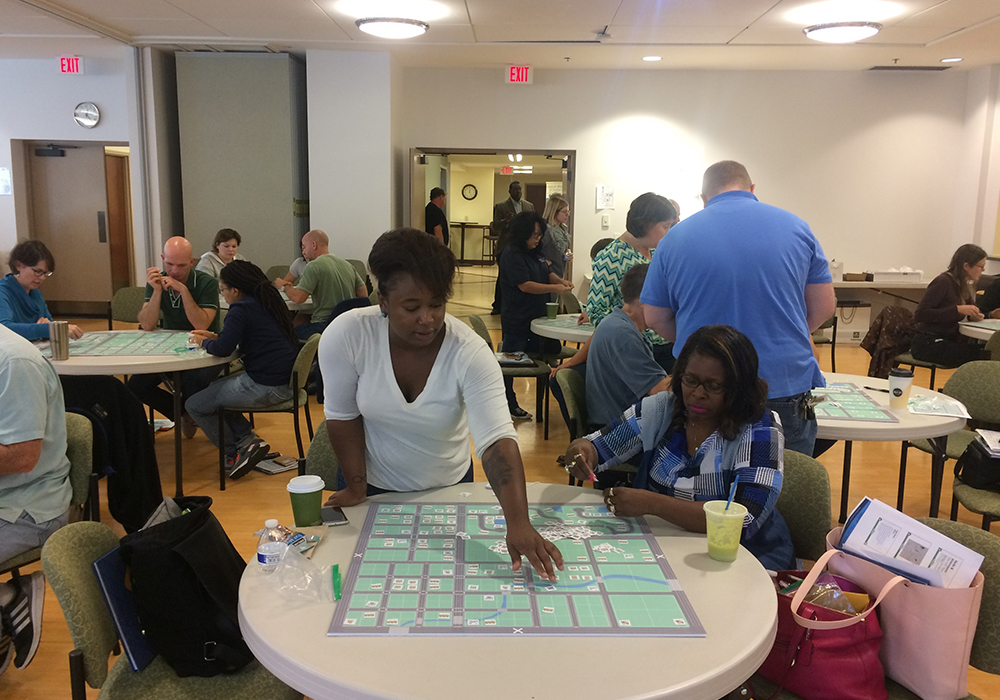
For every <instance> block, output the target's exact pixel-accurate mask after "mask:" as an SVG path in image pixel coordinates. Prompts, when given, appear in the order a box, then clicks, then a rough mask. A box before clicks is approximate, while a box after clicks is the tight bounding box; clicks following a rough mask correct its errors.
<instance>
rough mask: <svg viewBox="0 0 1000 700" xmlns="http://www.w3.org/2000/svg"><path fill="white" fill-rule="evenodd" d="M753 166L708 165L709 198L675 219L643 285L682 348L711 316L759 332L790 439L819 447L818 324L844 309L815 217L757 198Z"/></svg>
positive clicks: (653, 314) (653, 323) (795, 444)
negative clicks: (815, 392) (815, 404)
mask: <svg viewBox="0 0 1000 700" xmlns="http://www.w3.org/2000/svg"><path fill="white" fill-rule="evenodd" d="M753 191H754V185H753V183H752V182H751V180H750V175H749V173H747V169H746V168H745V167H744V166H743V165H741V164H740V163H737V162H735V161H721V162H719V163H716V164H715V165H712V166H710V167H709V168H708V170H706V171H705V177H704V180H703V182H702V194H701V198H702V200H703V201H704V202H705V208H704V209H703V210H702V211H700V212H698V213H696V214H693V215H691V216H690V217H688V218H687V219H685V220H684V221H682V222H680V223H679V224H677V225H676V226H674V227H673V229H671V231H670V234H669V235H667V236H666V237H665V238H664V239H663V241H662V242H661V243H660V246H659V247H658V248H657V249H656V255H655V256H653V262H652V264H651V267H650V271H649V276H648V277H647V278H646V284H645V286H644V287H643V290H642V296H641V300H642V302H643V304H644V305H645V317H646V321H647V323H648V324H649V326H650V328H652V329H653V330H654V331H656V332H657V333H659V334H660V335H661V336H663V337H664V338H666V339H667V340H674V341H675V343H674V348H675V351H676V349H677V348H682V347H684V343H685V342H686V341H687V339H688V336H690V335H691V334H692V333H694V332H695V331H696V330H698V329H699V328H701V327H702V326H707V325H715V324H726V325H729V326H732V327H734V328H736V329H737V330H739V331H741V332H742V333H744V334H745V335H747V336H748V337H749V338H750V340H751V341H753V344H754V347H755V348H756V350H757V353H758V355H759V356H760V376H761V377H762V378H763V379H765V380H766V381H767V385H768V400H767V407H768V409H770V410H772V411H774V412H776V413H777V414H778V416H779V417H780V418H781V425H782V427H783V429H784V433H785V447H787V448H788V449H790V450H795V451H796V452H802V453H804V454H807V455H810V456H811V455H812V452H813V445H814V443H815V440H816V427H817V426H816V417H815V415H814V414H813V411H812V405H811V395H810V393H809V392H810V391H811V390H812V389H813V388H814V387H820V386H825V385H826V382H825V381H824V379H823V375H822V374H821V373H820V370H819V364H818V363H817V362H816V357H815V355H814V354H813V350H812V345H811V343H810V334H811V333H812V331H814V330H816V329H817V328H818V327H819V326H820V325H822V324H823V322H824V321H826V320H827V319H828V318H830V316H832V315H833V312H834V310H835V309H836V297H835V296H834V292H833V278H832V277H831V276H830V268H829V265H828V263H827V260H826V257H825V256H824V255H823V249H822V248H821V247H820V244H819V241H817V240H816V237H815V236H814V235H813V233H812V231H811V230H810V229H809V225H808V224H807V223H806V222H805V221H803V220H802V219H800V218H799V217H797V216H795V215H794V214H791V213H790V212H787V211H784V210H782V209H778V208H777V207H773V206H770V205H767V204H763V203H761V202H760V201H758V199H757V197H755V196H754V194H753Z"/></svg>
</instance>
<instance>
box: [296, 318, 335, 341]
mask: <svg viewBox="0 0 1000 700" xmlns="http://www.w3.org/2000/svg"><path fill="white" fill-rule="evenodd" d="M326 326H327V321H320V322H319V323H303V324H302V325H301V326H296V327H295V336H296V337H297V338H298V339H299V340H309V336H311V335H312V334H313V333H322V332H323V330H324V329H325V328H326Z"/></svg>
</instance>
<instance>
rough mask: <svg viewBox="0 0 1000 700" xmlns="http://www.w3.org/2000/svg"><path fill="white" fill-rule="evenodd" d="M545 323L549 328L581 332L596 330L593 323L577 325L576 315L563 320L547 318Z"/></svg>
mask: <svg viewBox="0 0 1000 700" xmlns="http://www.w3.org/2000/svg"><path fill="white" fill-rule="evenodd" d="M543 323H544V324H545V325H546V326H548V327H549V328H579V329H580V330H591V331H593V330H594V324H592V323H584V324H582V325H577V323H576V316H575V315H574V316H572V317H563V318H552V319H549V318H547V319H545V320H544V321H543Z"/></svg>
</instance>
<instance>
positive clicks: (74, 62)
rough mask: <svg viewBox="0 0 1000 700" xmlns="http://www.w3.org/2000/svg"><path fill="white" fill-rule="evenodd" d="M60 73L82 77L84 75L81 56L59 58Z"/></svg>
mask: <svg viewBox="0 0 1000 700" xmlns="http://www.w3.org/2000/svg"><path fill="white" fill-rule="evenodd" d="M59 72H60V73H70V74H74V75H80V74H82V73H83V61H82V60H80V57H79V56H62V57H60V58H59Z"/></svg>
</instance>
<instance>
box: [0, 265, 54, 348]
mask: <svg viewBox="0 0 1000 700" xmlns="http://www.w3.org/2000/svg"><path fill="white" fill-rule="evenodd" d="M40 318H47V319H49V320H50V321H51V320H52V314H50V313H49V307H48V306H47V305H46V304H45V298H44V297H42V293H41V292H40V291H39V290H37V289H32V290H31V291H30V292H27V293H26V292H25V291H24V287H22V286H21V284H20V282H18V281H17V278H16V277H14V275H12V274H8V275H6V276H5V277H4V278H3V279H2V280H0V323H2V324H3V325H5V326H7V328H9V329H11V330H12V331H14V332H15V333H17V334H18V335H20V336H22V337H24V338H27V339H28V340H38V339H39V338H48V337H49V326H48V324H45V323H38V319H40Z"/></svg>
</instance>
